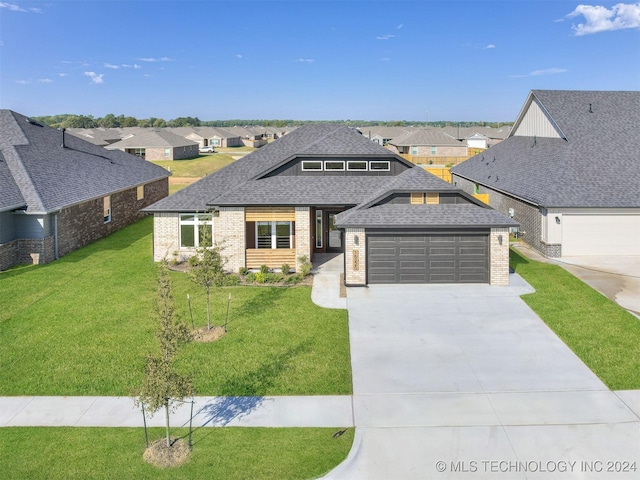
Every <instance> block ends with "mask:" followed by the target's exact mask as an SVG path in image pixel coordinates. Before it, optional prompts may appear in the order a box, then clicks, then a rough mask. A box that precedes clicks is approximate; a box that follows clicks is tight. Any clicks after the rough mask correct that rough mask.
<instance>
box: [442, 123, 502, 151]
mask: <svg viewBox="0 0 640 480" xmlns="http://www.w3.org/2000/svg"><path fill="white" fill-rule="evenodd" d="M442 131H443V132H444V133H446V134H448V135H451V136H452V137H453V138H455V139H456V140H460V141H463V142H465V143H466V144H467V146H468V147H469V148H482V149H486V148H490V147H493V146H494V145H497V144H498V143H500V142H501V141H502V140H504V139H505V138H507V136H508V135H509V132H511V127H510V126H508V125H505V126H503V127H500V128H492V127H481V126H473V127H460V126H457V125H449V126H446V127H442Z"/></svg>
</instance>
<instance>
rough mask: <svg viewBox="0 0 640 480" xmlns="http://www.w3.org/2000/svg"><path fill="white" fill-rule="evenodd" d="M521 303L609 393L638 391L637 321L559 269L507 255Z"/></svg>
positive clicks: (639, 330)
mask: <svg viewBox="0 0 640 480" xmlns="http://www.w3.org/2000/svg"><path fill="white" fill-rule="evenodd" d="M510 264H511V268H513V269H514V270H515V271H516V273H518V274H519V275H520V276H522V277H523V278H524V279H525V280H526V281H527V282H529V284H530V285H531V286H532V287H533V288H535V290H536V292H535V293H532V294H528V295H523V296H522V299H523V300H524V301H525V302H526V303H527V305H529V306H530V307H531V308H532V309H533V310H534V311H535V312H536V313H537V314H538V316H539V317H540V318H542V320H544V321H545V322H546V323H547V325H549V327H550V328H551V329H552V330H553V331H554V332H555V333H556V334H557V335H558V336H559V337H560V338H561V339H562V340H563V341H564V342H565V343H566V344H567V345H568V346H569V348H571V349H572V350H573V351H574V352H575V353H576V355H578V356H579V357H580V358H581V359H582V361H583V362H584V363H585V364H586V365H587V366H588V367H589V368H590V369H591V370H592V371H593V372H594V373H595V374H596V375H597V376H598V377H599V378H600V379H601V380H602V381H603V382H604V383H605V384H606V385H607V386H608V387H609V388H610V389H612V390H633V389H640V320H638V319H637V318H636V317H634V316H633V315H631V314H630V313H629V312H627V311H626V310H624V309H623V308H622V307H620V306H619V305H617V304H616V303H614V302H612V301H611V300H609V299H608V298H607V297H605V296H604V295H602V294H600V293H599V292H597V291H596V290H594V289H593V288H591V287H590V286H588V285H587V284H585V283H583V282H582V281H581V280H578V279H577V278H576V277H574V276H573V275H572V274H571V273H569V272H567V271H566V270H564V269H563V268H561V267H559V266H557V265H551V264H548V263H542V262H536V261H533V260H529V259H527V258H526V257H524V256H522V255H521V254H520V253H518V252H516V251H514V250H513V249H512V250H511V255H510Z"/></svg>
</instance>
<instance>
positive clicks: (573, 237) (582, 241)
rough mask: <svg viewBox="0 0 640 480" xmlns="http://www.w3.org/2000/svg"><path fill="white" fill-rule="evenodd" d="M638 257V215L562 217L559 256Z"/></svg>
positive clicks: (639, 220)
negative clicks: (560, 250) (560, 254)
mask: <svg viewBox="0 0 640 480" xmlns="http://www.w3.org/2000/svg"><path fill="white" fill-rule="evenodd" d="M574 255H640V215H567V214H564V215H563V216H562V256H563V257H569V256H574Z"/></svg>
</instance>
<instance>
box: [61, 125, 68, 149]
mask: <svg viewBox="0 0 640 480" xmlns="http://www.w3.org/2000/svg"><path fill="white" fill-rule="evenodd" d="M64 131H65V129H64V128H61V129H60V136H61V139H60V146H61V147H62V148H66V147H67V146H66V145H65V143H64Z"/></svg>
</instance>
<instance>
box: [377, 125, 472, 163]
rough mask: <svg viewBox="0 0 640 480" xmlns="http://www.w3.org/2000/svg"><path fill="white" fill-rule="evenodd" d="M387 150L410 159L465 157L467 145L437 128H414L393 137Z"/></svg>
mask: <svg viewBox="0 0 640 480" xmlns="http://www.w3.org/2000/svg"><path fill="white" fill-rule="evenodd" d="M388 148H389V149H390V150H391V151H392V152H395V153H399V154H405V155H411V156H412V157H465V156H466V155H467V145H466V144H465V143H463V142H461V141H459V140H456V139H455V138H453V137H451V136H450V135H448V134H446V133H444V132H443V131H442V130H441V129H439V128H416V129H412V130H410V131H407V132H405V133H403V134H401V135H400V136H398V137H394V138H392V139H391V140H389V142H388Z"/></svg>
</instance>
